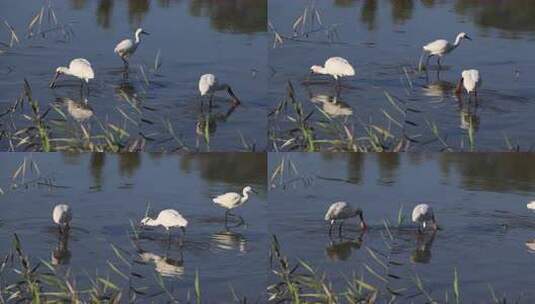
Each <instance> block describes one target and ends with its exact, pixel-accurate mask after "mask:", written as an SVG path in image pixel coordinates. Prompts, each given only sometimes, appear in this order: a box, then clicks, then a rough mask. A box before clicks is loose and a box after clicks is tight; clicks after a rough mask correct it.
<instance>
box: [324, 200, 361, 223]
mask: <svg viewBox="0 0 535 304" xmlns="http://www.w3.org/2000/svg"><path fill="white" fill-rule="evenodd" d="M356 215H357V214H356V209H355V208H353V207H351V206H350V205H349V204H348V203H346V202H336V203H333V204H332V205H331V206H330V207H329V209H328V210H327V213H325V220H326V221H333V220H344V219H348V218H351V217H355V216H356Z"/></svg>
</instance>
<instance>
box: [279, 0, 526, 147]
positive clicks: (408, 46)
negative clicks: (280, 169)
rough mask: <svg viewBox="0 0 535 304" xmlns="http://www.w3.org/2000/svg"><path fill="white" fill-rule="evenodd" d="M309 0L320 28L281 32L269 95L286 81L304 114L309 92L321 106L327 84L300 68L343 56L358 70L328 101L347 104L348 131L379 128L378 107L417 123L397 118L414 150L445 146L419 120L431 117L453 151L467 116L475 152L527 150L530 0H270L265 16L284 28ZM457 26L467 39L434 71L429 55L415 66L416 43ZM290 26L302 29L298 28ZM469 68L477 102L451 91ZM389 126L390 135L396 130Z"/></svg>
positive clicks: (463, 141)
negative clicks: (474, 72)
mask: <svg viewBox="0 0 535 304" xmlns="http://www.w3.org/2000/svg"><path fill="white" fill-rule="evenodd" d="M310 3H313V5H314V7H316V8H317V9H319V12H320V16H321V22H322V23H323V27H322V28H321V30H320V31H315V32H313V33H311V34H309V35H308V36H307V37H302V36H299V37H298V40H299V41H294V40H292V39H286V40H285V41H284V43H283V44H282V45H279V46H278V47H276V48H271V49H270V51H269V64H270V67H271V68H272V76H271V77H270V80H269V81H270V84H269V92H270V93H269V94H270V96H271V99H273V100H274V102H279V101H280V100H282V99H283V98H284V96H285V94H286V86H287V82H288V81H291V82H292V83H293V85H294V87H295V89H296V91H297V99H298V100H301V101H303V102H305V105H306V108H307V111H306V114H308V113H309V112H310V110H312V109H313V108H314V107H313V104H312V103H311V102H309V101H310V100H311V99H313V97H316V100H318V98H319V100H320V101H318V102H317V105H318V106H319V107H320V108H322V107H323V106H324V104H325V103H324V102H321V100H328V98H329V97H330V98H331V99H332V98H333V97H334V96H336V93H335V90H334V88H333V83H332V81H331V80H329V79H328V78H327V77H322V76H317V77H316V76H314V77H312V78H310V79H309V78H308V77H309V68H310V66H312V65H314V64H323V62H324V61H325V60H326V59H327V58H328V57H332V56H342V57H344V58H346V59H348V60H349V61H350V62H351V63H352V64H353V65H354V66H355V67H356V71H357V75H356V76H355V77H352V78H346V79H344V80H343V82H342V83H343V85H342V89H341V90H340V93H339V96H338V98H337V101H338V102H340V101H343V102H345V103H347V104H348V105H349V106H350V107H351V109H352V112H353V113H352V114H353V115H352V116H350V118H349V120H348V124H349V125H354V126H355V127H356V128H357V136H362V135H363V134H362V130H361V129H359V127H360V122H361V121H364V122H369V121H372V122H373V123H375V124H377V125H380V126H385V127H386V126H388V125H389V120H388V119H387V118H386V117H385V115H384V114H383V113H382V110H385V111H386V112H388V113H389V115H391V116H392V117H393V118H394V119H396V120H397V121H398V122H401V123H403V121H404V120H405V119H406V120H409V121H410V122H411V123H413V124H416V126H414V125H412V124H404V126H405V128H406V134H407V135H408V136H410V137H411V138H413V139H414V140H416V141H417V142H418V143H416V144H415V145H413V149H416V150H432V151H437V150H440V149H443V148H445V147H444V145H443V144H442V143H440V142H439V141H438V140H437V139H436V137H435V136H434V135H433V134H432V132H431V131H430V128H429V127H428V125H427V123H426V120H428V121H430V122H435V123H436V125H437V126H438V129H439V130H440V134H441V136H442V137H443V138H444V139H445V141H446V143H447V144H448V145H450V146H451V147H453V148H456V149H467V146H468V130H467V128H468V127H467V126H468V123H469V122H470V121H472V125H473V128H474V131H475V132H474V133H475V148H476V149H478V150H485V151H488V150H491V151H495V150H504V149H508V148H510V145H512V146H516V145H518V146H519V147H520V149H522V150H531V149H532V147H533V145H534V142H533V138H532V136H531V134H533V132H534V130H535V125H534V124H533V123H532V119H531V118H532V116H533V113H535V106H534V101H535V90H534V85H533V81H532V79H531V77H529V74H530V71H531V70H533V68H534V67H535V60H534V59H533V56H532V55H531V53H532V50H533V43H534V38H535V15H534V14H533V11H535V4H534V3H533V2H532V1H526V0H514V1H461V0H459V1H451V0H450V1H411V0H408V1H386V0H366V1H351V0H350V1H306V0H300V1H291V2H290V3H288V2H287V1H280V0H274V1H270V2H269V19H270V21H271V23H272V24H273V26H274V27H275V28H276V30H277V31H278V32H280V33H281V34H283V35H286V36H292V35H293V30H292V26H293V25H294V24H295V22H296V20H297V19H298V17H299V16H301V15H303V12H304V10H305V7H307V6H309V5H310ZM309 7H310V6H309ZM309 15H310V14H309ZM315 20H316V19H315ZM315 22H316V23H315V25H314V26H313V27H311V24H310V22H308V23H307V26H306V28H305V29H304V32H309V31H311V30H315V29H318V28H319V27H318V24H317V21H315ZM328 28H331V29H335V31H333V30H331V31H328V30H327V29H328ZM462 31H464V32H467V33H468V34H469V35H470V37H472V38H473V41H464V42H463V43H462V44H461V46H460V47H459V48H458V49H456V50H455V51H454V52H452V53H451V54H449V55H448V56H447V57H445V59H444V61H443V70H442V71H441V72H440V73H437V66H436V61H435V60H431V62H430V66H429V71H428V73H426V72H425V71H424V72H418V70H417V67H418V63H419V58H420V55H421V47H422V46H423V45H424V44H426V43H428V42H430V41H433V40H435V39H439V38H444V39H448V40H450V41H451V40H453V39H454V38H455V36H456V35H457V33H459V32H462ZM297 32H298V34H300V33H301V32H300V29H299V27H298V30H297ZM328 32H329V33H330V35H329V34H328ZM469 68H477V69H479V70H480V71H481V74H482V78H483V80H484V81H483V87H482V88H481V90H480V92H479V101H478V102H477V103H476V102H474V101H473V100H472V101H471V102H468V100H467V98H466V96H465V97H464V98H463V99H462V100H459V99H458V98H457V96H455V94H454V93H453V91H454V90H455V86H456V84H457V81H458V80H459V78H460V74H461V71H462V70H465V69H469ZM409 79H410V80H409ZM307 81H308V82H307ZM310 81H311V82H312V83H311V82H310ZM385 92H388V93H389V94H391V95H393V96H395V97H397V98H399V99H400V100H401V102H400V103H401V105H402V107H403V108H412V109H417V110H418V111H420V112H419V113H414V112H410V113H409V114H408V116H407V117H406V118H404V117H402V116H401V115H400V113H399V112H398V111H397V110H396V109H395V108H394V107H393V106H392V105H391V103H390V102H389V101H388V99H387V98H386V97H385ZM323 110H325V111H326V112H329V111H328V109H325V108H324V107H323ZM344 112H345V113H348V111H347V110H346V111H344ZM336 113H338V118H337V119H339V120H341V121H344V120H345V119H347V117H346V116H347V115H349V114H343V113H341V114H340V113H339V112H335V115H334V116H336V115H337V114H336ZM321 117H322V115H321V114H319V113H318V111H316V113H315V115H314V116H313V118H314V119H315V120H316V121H317V120H319V119H320V118H321ZM390 124H392V123H390ZM282 125H283V126H284V123H283V124H282ZM392 126H393V128H392V129H393V131H394V133H395V134H396V135H398V136H399V135H400V133H401V131H400V129H399V128H397V127H396V126H395V125H393V124H392ZM325 137H328V136H325ZM505 137H508V138H509V141H510V142H511V143H510V144H508V143H506V140H505Z"/></svg>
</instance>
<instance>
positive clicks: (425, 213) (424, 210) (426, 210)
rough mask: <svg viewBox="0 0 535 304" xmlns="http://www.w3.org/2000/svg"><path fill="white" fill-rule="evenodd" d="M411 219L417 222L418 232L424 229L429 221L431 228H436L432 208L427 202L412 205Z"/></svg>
mask: <svg viewBox="0 0 535 304" xmlns="http://www.w3.org/2000/svg"><path fill="white" fill-rule="evenodd" d="M412 221H413V222H414V223H417V224H418V232H422V231H423V230H425V228H426V226H427V223H428V222H431V227H432V228H433V230H438V226H437V222H436V220H435V214H434V213H433V208H432V207H431V206H429V205H428V204H419V205H417V206H416V207H414V209H413V210H412ZM421 228H422V229H421Z"/></svg>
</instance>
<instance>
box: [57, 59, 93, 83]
mask: <svg viewBox="0 0 535 304" xmlns="http://www.w3.org/2000/svg"><path fill="white" fill-rule="evenodd" d="M60 75H67V76H74V77H76V78H78V79H80V80H81V87H82V88H83V86H84V82H85V83H86V84H88V87H87V89H88V90H89V80H91V79H94V78H95V73H94V72H93V68H92V67H91V63H89V61H87V60H86V59H84V58H76V59H73V60H71V62H70V63H69V67H58V68H57V69H56V74H55V75H54V78H53V79H52V81H51V82H50V87H51V88H54V87H55V86H56V81H57V80H58V78H59V76H60Z"/></svg>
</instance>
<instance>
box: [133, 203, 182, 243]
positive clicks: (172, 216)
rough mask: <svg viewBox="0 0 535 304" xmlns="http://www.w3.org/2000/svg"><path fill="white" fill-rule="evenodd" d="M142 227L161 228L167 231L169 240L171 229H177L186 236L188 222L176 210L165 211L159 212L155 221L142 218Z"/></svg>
mask: <svg viewBox="0 0 535 304" xmlns="http://www.w3.org/2000/svg"><path fill="white" fill-rule="evenodd" d="M141 225H142V226H163V227H164V228H165V229H166V230H167V234H168V236H169V238H171V228H175V227H178V228H180V229H181V230H182V232H183V234H186V227H187V226H188V221H187V220H186V219H185V218H184V217H183V216H182V215H181V214H180V213H179V212H178V211H176V210H174V209H165V210H162V211H160V213H159V214H158V217H157V218H156V219H151V218H150V217H144V218H143V219H142V220H141Z"/></svg>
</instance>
